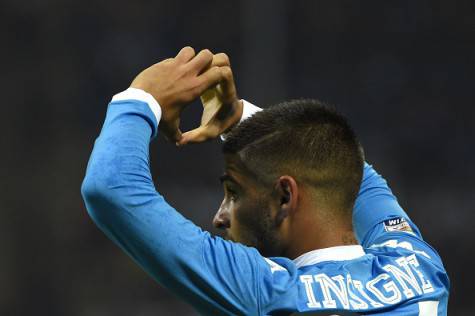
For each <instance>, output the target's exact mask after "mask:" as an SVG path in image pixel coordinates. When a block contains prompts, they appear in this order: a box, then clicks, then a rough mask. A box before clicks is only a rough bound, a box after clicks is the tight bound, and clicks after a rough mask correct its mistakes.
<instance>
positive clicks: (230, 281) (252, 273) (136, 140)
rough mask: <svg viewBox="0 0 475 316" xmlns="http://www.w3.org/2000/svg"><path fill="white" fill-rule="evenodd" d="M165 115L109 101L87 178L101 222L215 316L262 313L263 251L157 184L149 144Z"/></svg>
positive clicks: (87, 194)
mask: <svg viewBox="0 0 475 316" xmlns="http://www.w3.org/2000/svg"><path fill="white" fill-rule="evenodd" d="M158 120H159V118H157V116H156V113H153V111H151V109H150V107H149V106H148V105H147V103H146V102H142V101H138V100H119V101H113V102H111V103H110V104H109V106H108V110H107V115H106V119H105V123H104V125H103V128H102V131H101V133H100V136H99V137H98V138H97V140H96V142H95V146H94V149H93V152H92V154H91V158H90V160H89V163H88V167H87V171H86V176H85V179H84V181H83V184H82V195H83V198H84V201H85V204H86V208H87V210H88V212H89V214H90V216H91V218H92V219H93V221H94V222H95V223H96V224H97V225H98V227H99V228H100V229H101V230H102V231H104V233H105V234H106V235H107V236H108V237H109V238H110V239H112V240H113V241H114V242H115V243H116V244H118V245H119V246H120V247H121V248H122V249H123V250H124V251H125V252H126V253H127V254H128V255H130V256H131V257H132V258H133V259H134V260H135V261H136V262H137V263H138V264H139V265H140V266H141V267H142V268H143V269H144V270H145V271H146V272H148V273H149V274H150V275H151V276H152V277H153V278H154V279H155V280H156V281H158V282H159V283H160V284H161V285H163V286H164V287H166V288H168V289H170V290H171V291H173V292H174V293H175V294H177V295H178V296H180V297H181V298H182V299H183V300H185V301H187V302H188V303H190V304H192V305H193V306H194V307H195V308H197V309H198V310H199V311H200V312H201V313H204V314H208V315H229V314H233V315H257V314H258V310H259V298H258V295H259V293H258V292H259V287H258V286H257V283H258V282H259V281H258V280H259V279H260V278H261V277H262V275H261V274H262V271H263V269H268V270H270V267H269V265H268V264H267V263H266V261H265V260H264V259H263V258H262V257H261V256H260V255H259V253H258V252H257V250H255V249H252V248H249V247H245V246H243V245H240V244H236V243H232V242H228V241H225V240H223V239H221V238H219V237H213V236H211V235H210V234H209V233H208V232H205V231H203V230H201V229H200V228H199V227H197V226H196V225H194V224H193V223H192V222H191V221H189V220H187V219H186V218H184V217H183V216H182V215H181V214H179V213H178V212H177V211H176V210H175V209H174V208H173V207H171V206H170V205H169V204H168V203H167V202H166V201H165V199H164V198H163V197H162V196H161V195H160V194H159V193H158V192H157V191H156V190H155V187H154V184H153V181H152V177H151V173H150V168H149V143H150V140H151V138H153V136H154V135H155V134H156V131H157V125H158Z"/></svg>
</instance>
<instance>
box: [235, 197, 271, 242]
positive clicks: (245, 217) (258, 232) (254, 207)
mask: <svg viewBox="0 0 475 316" xmlns="http://www.w3.org/2000/svg"><path fill="white" fill-rule="evenodd" d="M263 213H265V209H264V208H263V205H260V203H258V201H241V203H238V204H236V207H235V208H234V209H233V212H232V217H231V218H232V220H231V234H232V235H233V237H234V238H235V239H236V240H237V241H239V242H241V243H244V244H246V245H249V246H257V244H258V243H259V240H260V239H261V236H262V231H263V227H262V219H261V216H262V214H263Z"/></svg>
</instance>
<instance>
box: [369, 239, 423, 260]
mask: <svg viewBox="0 0 475 316" xmlns="http://www.w3.org/2000/svg"><path fill="white" fill-rule="evenodd" d="M381 247H390V248H404V249H407V250H410V251H413V252H415V253H418V254H420V255H423V256H424V257H426V258H428V259H431V257H430V256H429V255H428V254H427V253H426V252H425V251H421V250H415V249H414V247H413V246H412V244H411V243H410V242H407V241H401V242H398V241H397V240H396V239H390V240H387V241H385V242H383V243H381V244H374V245H371V246H370V247H369V248H373V249H374V248H381Z"/></svg>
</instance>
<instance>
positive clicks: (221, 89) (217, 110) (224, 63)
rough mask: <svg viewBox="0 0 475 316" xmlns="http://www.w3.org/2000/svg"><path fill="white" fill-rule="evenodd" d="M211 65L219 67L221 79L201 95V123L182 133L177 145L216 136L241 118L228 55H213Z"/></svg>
mask: <svg viewBox="0 0 475 316" xmlns="http://www.w3.org/2000/svg"><path fill="white" fill-rule="evenodd" d="M211 67H221V69H222V73H223V80H222V81H221V82H220V83H218V84H217V85H216V86H214V87H211V88H209V89H208V90H206V91H205V92H204V93H203V94H202V95H201V97H200V99H201V103H202V104H203V115H202V117H201V125H200V126H199V127H198V128H196V129H194V130H191V131H189V132H186V133H184V134H183V135H182V138H181V139H180V141H179V142H178V143H177V144H178V145H184V144H188V143H200V142H204V141H206V140H209V139H213V138H216V137H218V136H219V135H221V134H223V133H225V132H226V131H228V130H229V129H230V128H232V127H233V126H234V125H236V124H237V123H238V122H239V120H240V119H241V116H242V110H243V104H242V101H241V100H239V99H238V97H237V93H236V86H235V84H234V78H233V73H232V71H231V64H230V61H229V57H228V56H227V55H226V54H224V53H220V54H216V55H214V56H213V61H212V63H211Z"/></svg>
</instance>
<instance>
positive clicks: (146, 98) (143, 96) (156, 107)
mask: <svg viewBox="0 0 475 316" xmlns="http://www.w3.org/2000/svg"><path fill="white" fill-rule="evenodd" d="M124 100H137V101H142V102H145V103H147V104H148V107H149V108H150V110H151V111H152V113H153V114H154V115H155V118H156V119H157V123H159V122H160V118H161V117H162V108H161V107H160V104H158V102H157V100H155V98H154V97H153V96H152V95H151V94H150V93H148V92H145V91H143V90H142V89H136V88H128V89H127V90H125V91H122V92H121V93H118V94H116V95H114V96H113V97H112V100H111V102H115V101H124Z"/></svg>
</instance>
